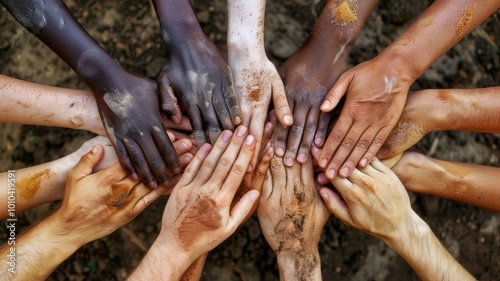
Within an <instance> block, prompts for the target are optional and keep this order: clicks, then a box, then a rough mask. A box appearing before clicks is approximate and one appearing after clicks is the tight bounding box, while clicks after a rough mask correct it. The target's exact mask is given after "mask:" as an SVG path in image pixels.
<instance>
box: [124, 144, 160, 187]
mask: <svg viewBox="0 0 500 281" xmlns="http://www.w3.org/2000/svg"><path fill="white" fill-rule="evenodd" d="M123 142H124V143H125V146H126V147H127V151H128V153H129V154H130V157H131V159H132V164H133V165H134V168H135V170H136V171H137V174H138V175H139V178H140V179H141V181H142V182H143V183H144V184H146V185H147V186H148V187H149V188H152V189H154V188H156V187H157V186H158V183H157V182H156V179H155V177H154V175H153V173H152V172H151V170H150V168H149V163H150V162H149V161H148V159H146V156H145V155H144V152H143V151H142V149H141V147H148V146H149V147H151V144H149V145H144V144H143V145H141V144H138V143H136V142H135V141H134V140H132V139H124V140H123ZM146 142H148V141H146ZM148 143H149V142H148ZM150 157H151V158H150V159H152V157H153V156H150ZM157 157H158V158H156V159H155V160H154V161H155V164H156V162H157V159H161V157H160V156H159V155H158V156H157ZM161 162H163V161H161Z"/></svg>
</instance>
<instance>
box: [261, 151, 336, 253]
mask: <svg viewBox="0 0 500 281" xmlns="http://www.w3.org/2000/svg"><path fill="white" fill-rule="evenodd" d="M257 214H258V216H259V222H260V225H261V228H262V232H263V234H264V236H265V237H266V240H267V242H268V243H269V245H270V246H271V248H272V249H273V251H274V252H275V253H276V254H277V255H279V254H280V252H283V253H284V252H294V253H295V252H296V253H300V252H310V251H311V249H316V250H317V247H318V243H319V239H320V236H321V231H322V230H323V226H324V225H325V223H326V221H327V219H328V217H329V213H328V210H327V209H326V207H325V205H324V204H323V202H322V200H321V198H320V196H319V194H318V191H317V189H316V187H315V185H314V174H313V167H312V160H311V159H309V160H307V161H306V163H304V164H295V165H293V166H292V167H286V166H284V164H283V159H281V158H280V157H277V156H274V158H273V159H272V160H271V167H270V169H269V170H268V172H267V176H266V179H265V181H264V185H263V186H262V193H261V198H260V202H259V206H258V208H257ZM318 262H319V261H318Z"/></svg>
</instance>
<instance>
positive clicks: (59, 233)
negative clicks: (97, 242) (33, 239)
mask: <svg viewBox="0 0 500 281" xmlns="http://www.w3.org/2000/svg"><path fill="white" fill-rule="evenodd" d="M37 228H38V229H37V236H38V237H40V239H39V240H40V241H44V243H43V247H44V250H43V251H45V252H47V253H53V252H54V251H55V252H57V253H59V254H60V255H64V256H67V257H69V256H70V255H72V254H73V253H74V252H76V251H77V250H78V249H79V248H80V247H82V246H83V245H85V244H87V243H88V242H90V241H87V240H86V239H85V238H84V237H83V236H82V237H80V235H78V233H77V231H74V229H73V228H72V227H71V226H68V225H67V224H65V223H64V221H63V220H62V219H61V218H60V216H59V214H58V211H56V212H55V213H53V214H51V215H50V216H48V217H47V218H45V219H44V220H43V221H41V222H40V223H39V224H38V225H37ZM61 245H64V247H61ZM52 249H53V250H54V251H53V250H52Z"/></svg>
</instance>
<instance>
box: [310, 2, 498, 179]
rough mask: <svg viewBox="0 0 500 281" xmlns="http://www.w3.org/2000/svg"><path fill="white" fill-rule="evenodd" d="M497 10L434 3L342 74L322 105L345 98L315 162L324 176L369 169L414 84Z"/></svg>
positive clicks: (495, 4)
mask: <svg viewBox="0 0 500 281" xmlns="http://www.w3.org/2000/svg"><path fill="white" fill-rule="evenodd" d="M499 7H500V2H499V1H495V0H487V1H482V2H481V5H478V4H477V3H476V2H475V1H473V0H458V1H452V0H437V1H434V2H433V4H432V5H431V6H430V7H429V8H428V9H427V10H426V11H425V12H424V13H423V14H422V15H421V16H420V17H419V18H418V19H417V20H416V21H415V23H413V24H412V25H411V26H410V27H409V28H408V29H407V30H406V31H405V32H404V33H403V34H402V35H401V36H400V37H399V38H398V39H397V40H396V41H394V42H393V43H392V44H391V45H389V46H388V47H387V48H386V49H385V50H384V51H383V52H382V53H381V54H379V55H378V56H377V57H375V58H374V59H372V60H370V61H367V62H364V63H361V64H359V65H357V66H355V67H354V68H352V69H350V70H348V71H346V72H345V73H344V74H342V76H340V78H339V80H338V81H337V82H336V83H335V85H334V86H333V87H332V88H331V89H330V90H329V91H328V94H327V95H326V97H325V101H324V102H323V104H322V105H321V110H322V111H323V112H329V111H331V110H332V109H333V108H335V106H337V104H338V102H339V101H340V99H341V98H342V97H344V96H345V97H346V99H345V104H344V106H343V108H342V112H341V114H340V117H339V119H338V120H337V121H336V123H335V125H334V127H333V129H332V131H331V133H330V135H329V137H328V139H327V141H326V143H325V145H324V146H323V149H322V152H321V155H320V156H319V158H318V159H316V160H317V161H318V164H319V166H320V167H321V168H323V169H324V170H326V176H327V177H328V178H329V179H333V178H335V176H336V175H341V176H343V177H346V176H349V174H350V173H351V171H352V169H353V168H354V167H355V166H356V165H357V164H358V163H359V165H360V166H361V167H365V166H366V165H367V164H368V163H369V162H370V161H371V159H373V157H375V155H376V154H377V152H378V151H379V149H380V148H381V147H382V145H383V144H384V142H385V140H386V139H387V137H388V135H389V133H390V132H391V130H392V129H393V128H394V126H395V125H396V123H397V121H398V120H399V117H400V115H401V113H402V110H403V107H404V104H405V101H406V96H407V93H408V89H409V88H410V86H411V84H412V83H413V82H414V81H415V80H416V79H417V78H418V77H419V76H421V75H422V73H423V72H424V71H425V70H426V69H427V68H428V67H429V66H430V65H431V64H432V63H433V62H434V61H435V60H436V59H438V58H439V57H440V56H441V55H442V54H444V53H445V52H446V51H448V50H449V49H450V48H451V47H452V46H453V45H455V44H456V43H457V42H458V41H459V40H460V39H462V38H463V37H464V36H465V35H467V34H468V33H470V32H471V31H472V30H473V29H474V28H475V27H476V26H478V25H479V24H480V23H481V22H482V21H484V20H485V19H486V18H487V17H488V16H490V15H491V14H492V13H493V12H495V11H496V10H497V9H498V8H499ZM429 44H432V46H433V48H429ZM416 54H418V60H416V59H415V55H416Z"/></svg>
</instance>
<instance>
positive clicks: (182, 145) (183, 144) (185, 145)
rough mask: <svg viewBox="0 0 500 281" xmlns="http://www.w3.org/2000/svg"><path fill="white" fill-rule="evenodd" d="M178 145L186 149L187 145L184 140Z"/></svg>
mask: <svg viewBox="0 0 500 281" xmlns="http://www.w3.org/2000/svg"><path fill="white" fill-rule="evenodd" d="M180 147H181V149H182V150H186V149H187V148H188V145H187V143H186V142H185V141H182V142H181V145H180Z"/></svg>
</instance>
